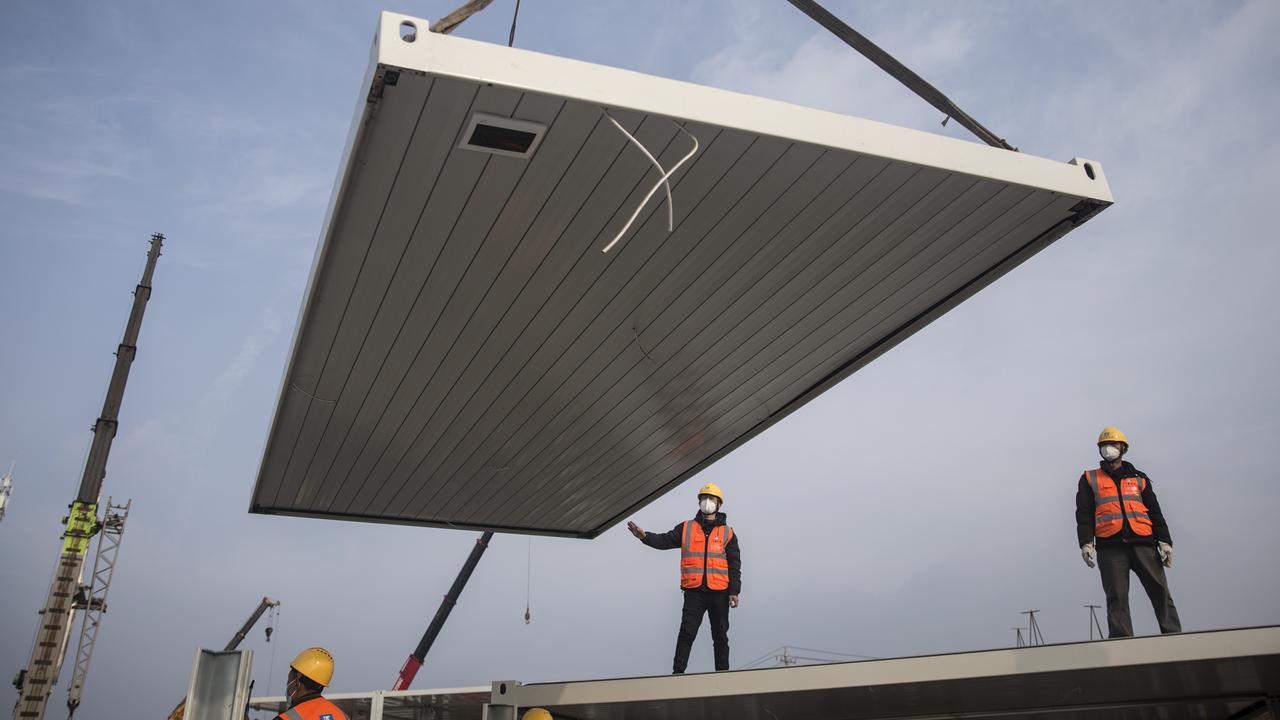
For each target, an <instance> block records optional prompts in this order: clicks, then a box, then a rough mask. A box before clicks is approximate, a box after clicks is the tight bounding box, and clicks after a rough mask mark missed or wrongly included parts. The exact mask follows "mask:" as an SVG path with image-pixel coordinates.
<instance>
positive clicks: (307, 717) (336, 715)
mask: <svg viewBox="0 0 1280 720" xmlns="http://www.w3.org/2000/svg"><path fill="white" fill-rule="evenodd" d="M276 717H278V718H284V720H347V714H346V713H344V712H342V710H341V709H340V708H339V707H338V706H337V705H334V704H333V703H331V702H329V701H328V700H325V699H324V698H322V697H318V698H311V699H310V700H308V701H306V702H303V703H298V704H297V705H294V706H293V707H291V708H289V709H288V710H285V711H284V712H282V713H280V714H279V715H277V716H276Z"/></svg>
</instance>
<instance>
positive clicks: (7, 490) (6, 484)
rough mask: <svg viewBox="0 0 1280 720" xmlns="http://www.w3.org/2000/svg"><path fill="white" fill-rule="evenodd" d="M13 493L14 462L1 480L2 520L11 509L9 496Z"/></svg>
mask: <svg viewBox="0 0 1280 720" xmlns="http://www.w3.org/2000/svg"><path fill="white" fill-rule="evenodd" d="M12 492H13V462H12V461H10V462H9V472H7V473H5V474H4V477H2V478H0V520H3V519H4V511H5V509H6V508H8V507H9V495H10V494H11V493H12Z"/></svg>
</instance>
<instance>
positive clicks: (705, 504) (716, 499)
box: [698, 483, 724, 515]
mask: <svg viewBox="0 0 1280 720" xmlns="http://www.w3.org/2000/svg"><path fill="white" fill-rule="evenodd" d="M723 504H724V493H722V492H720V486H719V485H716V484H715V483H707V484H706V485H703V486H702V487H700V488H698V509H699V510H701V511H702V512H704V513H706V514H708V515H711V514H712V513H716V512H719V511H720V506H721V505H723Z"/></svg>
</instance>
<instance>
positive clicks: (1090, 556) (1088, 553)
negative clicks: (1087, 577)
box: [1080, 542, 1097, 567]
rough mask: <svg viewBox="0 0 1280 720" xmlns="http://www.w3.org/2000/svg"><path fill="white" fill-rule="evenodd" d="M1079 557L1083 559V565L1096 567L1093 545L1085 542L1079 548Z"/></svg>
mask: <svg viewBox="0 0 1280 720" xmlns="http://www.w3.org/2000/svg"><path fill="white" fill-rule="evenodd" d="M1080 557H1083V558H1084V564H1085V565H1088V566H1089V567H1097V563H1096V562H1094V558H1095V557H1097V551H1096V550H1094V548H1093V543H1091V542H1087V543H1085V544H1083V545H1081V546H1080Z"/></svg>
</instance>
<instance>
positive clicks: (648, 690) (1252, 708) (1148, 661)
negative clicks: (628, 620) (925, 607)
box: [491, 627, 1280, 720]
mask: <svg viewBox="0 0 1280 720" xmlns="http://www.w3.org/2000/svg"><path fill="white" fill-rule="evenodd" d="M506 687H507V688H508V691H507V695H508V696H507V697H502V693H499V692H495V693H494V697H493V700H491V702H504V703H508V704H512V705H518V706H520V707H542V708H546V709H548V710H550V711H552V712H553V713H554V715H555V717H558V718H559V717H564V718H578V719H579V720H684V719H685V718H750V719H758V720H770V719H771V718H804V719H805V720H871V719H873V718H895V719H897V720H908V719H910V720H944V719H952V718H966V719H968V720H980V719H983V718H993V719H994V718H1003V719H1005V720H1013V719H1021V718H1025V719H1027V720H1031V719H1033V718H1055V720H1120V719H1122V718H1136V719H1140V720H1204V719H1206V718H1223V719H1227V718H1241V719H1243V718H1267V717H1271V718H1275V717H1276V715H1274V714H1269V713H1268V709H1267V699H1268V698H1271V699H1272V700H1271V701H1272V702H1273V703H1275V702H1276V701H1275V698H1276V693H1277V692H1280V628H1276V627H1264V628H1250V629H1242V630H1219V631H1213V632H1200V633H1186V634H1178V635H1163V636H1157V637H1145V638H1127V639H1123V640H1106V641H1097V642H1089V643H1070V644H1062V645H1046V646H1040V647H1028V648H1018V649H1010V650H990V651H983V652H970V653H957V654H951V655H933V656H925V657H915V658H893V659H885V660H866V661H859V662H852V663H835V664H830V665H810V666H797V667H786V668H771V669H764V670H744V671H738V672H722V673H715V674H701V675H688V676H680V675H666V676H662V677H651V678H628V679H620V680H598V681H588V682H566V683H543V684H533V685H518V684H515V683H507V685H506ZM1273 707H1274V708H1275V709H1280V703H1276V704H1275V705H1274V706H1273Z"/></svg>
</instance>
